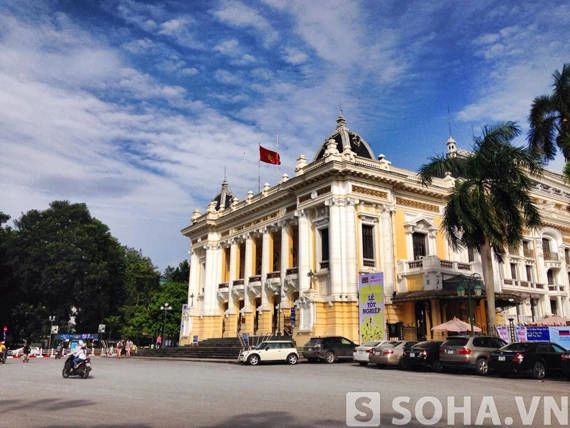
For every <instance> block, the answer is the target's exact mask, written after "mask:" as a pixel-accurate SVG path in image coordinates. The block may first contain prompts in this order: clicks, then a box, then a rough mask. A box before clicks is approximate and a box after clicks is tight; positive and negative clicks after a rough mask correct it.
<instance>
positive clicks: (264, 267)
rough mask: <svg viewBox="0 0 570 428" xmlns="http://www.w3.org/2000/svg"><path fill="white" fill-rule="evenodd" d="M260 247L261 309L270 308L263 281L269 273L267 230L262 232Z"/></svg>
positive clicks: (268, 236) (268, 237) (268, 234)
mask: <svg viewBox="0 0 570 428" xmlns="http://www.w3.org/2000/svg"><path fill="white" fill-rule="evenodd" d="M261 233H262V238H261V242H262V247H261V307H262V308H263V309H269V308H270V302H269V296H268V293H267V287H266V286H265V281H266V279H267V272H269V261H270V260H269V257H270V256H271V255H270V254H269V239H270V237H271V235H270V233H269V230H268V229H267V228H264V229H263V230H262V231H261Z"/></svg>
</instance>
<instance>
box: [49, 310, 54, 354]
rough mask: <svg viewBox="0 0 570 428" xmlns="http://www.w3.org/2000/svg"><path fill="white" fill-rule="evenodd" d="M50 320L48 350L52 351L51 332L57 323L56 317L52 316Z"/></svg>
mask: <svg viewBox="0 0 570 428" xmlns="http://www.w3.org/2000/svg"><path fill="white" fill-rule="evenodd" d="M48 319H49V341H48V349H49V350H50V351H51V331H52V330H53V322H54V321H55V315H50V316H49V317H48Z"/></svg>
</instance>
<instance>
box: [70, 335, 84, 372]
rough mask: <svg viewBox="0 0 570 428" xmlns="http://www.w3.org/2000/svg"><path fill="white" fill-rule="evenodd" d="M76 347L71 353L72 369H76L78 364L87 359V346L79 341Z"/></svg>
mask: <svg viewBox="0 0 570 428" xmlns="http://www.w3.org/2000/svg"><path fill="white" fill-rule="evenodd" d="M77 345H78V346H77V347H76V348H75V351H73V356H74V358H73V368H74V369H76V368H77V366H79V364H80V363H81V362H82V361H83V360H85V359H86V358H87V344H86V343H85V342H84V341H82V340H80V341H79V343H78V344H77Z"/></svg>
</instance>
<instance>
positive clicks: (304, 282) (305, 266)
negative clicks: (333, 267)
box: [295, 210, 312, 293]
mask: <svg viewBox="0 0 570 428" xmlns="http://www.w3.org/2000/svg"><path fill="white" fill-rule="evenodd" d="M295 215H296V216H297V217H298V220H299V227H298V231H299V255H298V259H299V274H298V277H299V292H300V293H302V292H303V291H304V290H308V289H309V288H310V287H311V282H310V278H309V277H308V276H307V274H308V273H309V271H311V270H312V264H311V249H312V233H311V225H310V222H309V219H308V218H307V216H306V214H305V212H304V211H303V210H298V211H297V212H296V213H295Z"/></svg>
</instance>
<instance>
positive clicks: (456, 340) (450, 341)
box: [444, 337, 469, 346]
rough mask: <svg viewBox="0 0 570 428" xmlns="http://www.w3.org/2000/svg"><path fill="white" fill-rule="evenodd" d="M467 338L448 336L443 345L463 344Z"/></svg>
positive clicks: (465, 343)
mask: <svg viewBox="0 0 570 428" xmlns="http://www.w3.org/2000/svg"><path fill="white" fill-rule="evenodd" d="M468 341H469V339H468V338H467V337H450V338H448V339H447V340H446V341H445V343H444V345H445V346H465V345H467V342H468Z"/></svg>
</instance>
